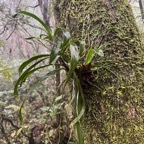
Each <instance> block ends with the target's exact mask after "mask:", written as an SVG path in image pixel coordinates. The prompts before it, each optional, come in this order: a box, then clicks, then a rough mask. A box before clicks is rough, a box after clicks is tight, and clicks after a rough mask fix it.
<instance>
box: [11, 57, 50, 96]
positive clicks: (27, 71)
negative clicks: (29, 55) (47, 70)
mask: <svg viewBox="0 0 144 144" xmlns="http://www.w3.org/2000/svg"><path fill="white" fill-rule="evenodd" d="M44 59H46V58H44ZM44 59H41V60H39V61H37V62H36V63H35V64H33V65H32V66H31V67H29V68H28V69H27V70H26V71H24V72H23V74H21V76H20V77H19V79H18V80H17V82H16V84H15V86H14V96H15V97H16V98H18V86H19V85H20V84H21V83H22V82H23V81H25V80H26V78H27V77H28V76H29V75H30V74H31V73H32V72H33V71H30V70H31V69H33V68H34V67H35V66H36V65H38V64H39V63H40V62H41V61H43V60H44ZM47 66H49V65H45V66H43V67H47ZM43 67H42V68H43ZM37 69H38V68H37ZM37 69H36V70H37ZM39 69H40V68H39ZM36 70H35V69H34V72H35V71H36Z"/></svg>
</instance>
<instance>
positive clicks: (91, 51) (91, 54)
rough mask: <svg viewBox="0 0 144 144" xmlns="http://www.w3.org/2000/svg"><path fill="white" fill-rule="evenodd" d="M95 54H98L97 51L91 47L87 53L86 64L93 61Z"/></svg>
mask: <svg viewBox="0 0 144 144" xmlns="http://www.w3.org/2000/svg"><path fill="white" fill-rule="evenodd" d="M95 54H96V51H95V50H94V49H92V48H90V49H89V50H88V52H87V55H86V65H88V64H89V63H91V61H92V60H93V58H94V56H95Z"/></svg>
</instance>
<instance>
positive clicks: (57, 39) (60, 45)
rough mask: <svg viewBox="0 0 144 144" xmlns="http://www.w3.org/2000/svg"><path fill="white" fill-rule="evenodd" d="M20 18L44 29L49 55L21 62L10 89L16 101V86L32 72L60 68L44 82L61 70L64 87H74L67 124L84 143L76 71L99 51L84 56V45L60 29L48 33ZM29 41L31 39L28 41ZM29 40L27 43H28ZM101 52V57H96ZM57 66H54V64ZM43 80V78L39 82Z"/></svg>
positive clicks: (92, 51)
mask: <svg viewBox="0 0 144 144" xmlns="http://www.w3.org/2000/svg"><path fill="white" fill-rule="evenodd" d="M20 14H25V15H28V16H30V17H32V18H34V19H35V20H37V21H38V22H39V23H40V24H41V25H42V26H43V27H44V29H45V31H46V33H47V35H44V40H48V41H49V42H50V44H51V46H52V48H51V52H50V54H43V55H37V56H34V57H32V58H30V59H29V60H27V61H25V62H24V63H22V64H21V66H20V67H19V74H20V76H19V79H18V80H17V82H16V84H15V87H14V95H15V97H16V98H17V99H18V98H19V96H18V86H19V85H21V84H23V82H25V80H26V79H27V78H28V77H29V76H30V75H31V74H33V73H34V72H36V71H38V70H40V69H43V68H45V67H49V66H52V65H53V66H54V65H60V66H61V68H60V69H56V70H53V71H50V72H49V73H47V74H46V75H45V77H44V79H45V78H47V77H49V76H51V75H53V74H56V73H58V72H60V71H61V70H62V69H64V70H65V71H66V72H67V77H66V80H64V86H65V85H66V84H67V83H68V82H69V81H71V80H72V81H73V83H74V92H73V95H72V96H73V98H72V99H73V100H74V106H75V110H74V111H75V119H74V120H73V122H72V123H71V126H73V125H75V126H76V131H77V132H76V133H77V136H78V142H79V144H83V143H84V138H83V132H82V129H81V123H82V119H81V118H82V116H83V114H84V111H85V100H84V95H83V90H82V87H81V79H79V76H78V75H77V73H78V72H77V71H78V69H79V67H81V66H82V65H87V64H89V63H91V62H92V59H93V57H94V56H95V54H99V55H101V56H102V51H100V50H96V49H95V50H94V49H91V50H90V51H88V53H86V51H85V44H84V42H83V41H79V40H75V39H73V38H71V36H70V33H69V32H68V31H66V30H64V29H62V28H56V30H55V31H54V33H52V32H51V30H50V29H49V27H48V26H47V25H46V24H45V23H44V22H43V21H42V20H40V19H39V18H38V17H37V16H36V15H34V14H32V13H29V12H25V11H22V12H20ZM40 37H41V36H40ZM31 38H32V39H33V38H34V37H31ZM31 38H30V39H31ZM100 52H101V53H100ZM85 55H86V60H85V61H86V63H83V61H84V60H83V59H84V56H85ZM46 59H47V60H48V61H49V62H48V64H46V65H45V64H43V63H42V62H43V61H45V60H46ZM56 62H58V63H56ZM41 80H43V78H42V79H41ZM23 105H24V102H23V104H22V106H21V109H22V107H23ZM21 109H20V111H19V119H20V122H21V124H23V123H24V121H23V118H22V113H21Z"/></svg>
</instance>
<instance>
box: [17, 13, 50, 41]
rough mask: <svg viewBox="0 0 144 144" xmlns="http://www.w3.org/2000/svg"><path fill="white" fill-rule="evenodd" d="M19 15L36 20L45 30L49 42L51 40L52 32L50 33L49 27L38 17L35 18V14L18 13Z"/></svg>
mask: <svg viewBox="0 0 144 144" xmlns="http://www.w3.org/2000/svg"><path fill="white" fill-rule="evenodd" d="M19 13H20V14H25V15H27V16H30V17H32V18H34V19H35V20H37V21H38V22H39V23H40V24H41V25H42V26H43V27H44V28H45V30H46V31H47V33H48V35H49V37H50V40H52V32H51V30H50V28H49V26H48V25H46V24H45V23H44V22H43V21H42V20H41V19H40V18H39V17H37V16H36V15H35V14H33V13H30V12H27V11H20V12H19Z"/></svg>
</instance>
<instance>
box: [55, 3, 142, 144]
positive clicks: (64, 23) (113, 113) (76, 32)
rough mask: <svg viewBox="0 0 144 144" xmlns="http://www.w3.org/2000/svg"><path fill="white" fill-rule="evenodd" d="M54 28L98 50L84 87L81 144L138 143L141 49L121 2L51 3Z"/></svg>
mask: <svg viewBox="0 0 144 144" xmlns="http://www.w3.org/2000/svg"><path fill="white" fill-rule="evenodd" d="M55 16H56V22H57V25H59V26H61V27H65V28H67V29H69V30H70V32H71V34H72V36H73V37H75V38H78V39H80V40H81V39H82V40H85V41H86V45H87V46H86V48H87V49H89V48H90V47H92V48H96V47H99V46H100V47H101V49H102V50H103V51H104V54H105V56H104V57H103V58H100V57H98V56H96V57H95V60H94V63H95V64H99V65H101V66H100V67H99V68H97V70H96V72H95V74H94V79H93V82H92V83H93V84H92V85H85V86H84V88H83V92H84V94H85V102H86V111H85V115H84V126H83V127H84V132H85V141H86V142H85V143H86V144H143V143H144V121H143V119H144V49H143V48H142V42H141V36H140V34H139V31H138V28H137V26H136V23H135V20H134V17H133V14H132V10H131V8H130V6H129V4H128V1H127V0H56V1H55Z"/></svg>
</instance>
